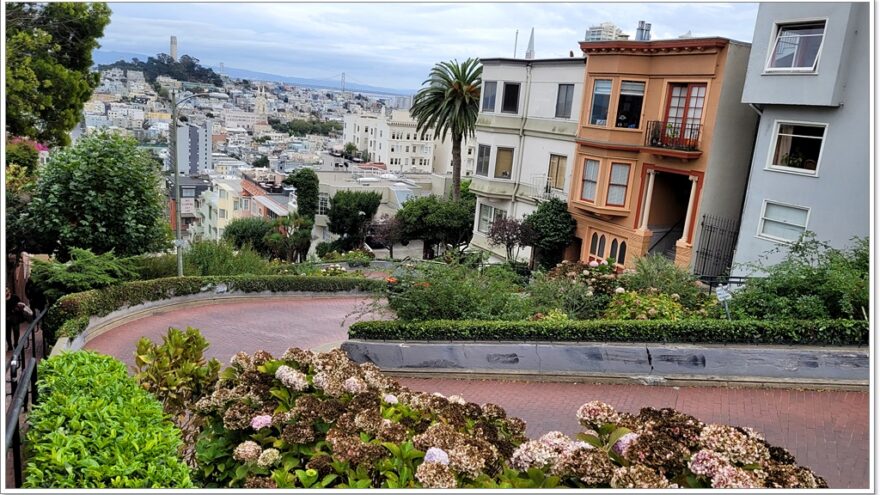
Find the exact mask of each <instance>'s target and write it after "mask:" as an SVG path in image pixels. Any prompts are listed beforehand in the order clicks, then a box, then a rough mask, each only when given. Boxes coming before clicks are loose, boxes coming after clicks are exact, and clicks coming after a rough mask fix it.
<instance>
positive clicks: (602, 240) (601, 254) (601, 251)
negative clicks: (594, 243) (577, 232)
mask: <svg viewBox="0 0 880 495" xmlns="http://www.w3.org/2000/svg"><path fill="white" fill-rule="evenodd" d="M596 256H598V257H600V258H604V257H605V236H604V235H603V236H599V249H597V250H596Z"/></svg>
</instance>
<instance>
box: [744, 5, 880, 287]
mask: <svg viewBox="0 0 880 495" xmlns="http://www.w3.org/2000/svg"><path fill="white" fill-rule="evenodd" d="M869 19H870V12H869V5H868V3H762V4H761V6H760V8H759V10H758V18H757V21H756V23H755V34H754V38H753V43H752V52H751V55H750V58H749V65H748V72H747V74H746V81H745V86H744V88H743V95H742V101H743V103H748V104H751V105H752V106H753V108H754V109H755V110H756V111H758V112H759V113H760V114H761V117H760V123H759V126H758V135H757V139H756V141H755V151H754V154H753V157H752V165H751V171H750V174H749V183H748V188H747V191H746V197H745V204H744V207H743V213H742V219H741V223H740V233H739V239H738V241H737V246H736V251H735V254H734V260H733V261H734V265H733V268H732V270H731V272H732V275H747V274H748V272H749V269H748V268H747V267H745V266H743V265H744V264H745V263H749V262H753V261H755V260H757V259H758V258H760V257H761V256H762V255H764V254H765V253H767V252H768V251H770V250H773V249H774V248H777V247H780V246H781V247H783V249H782V250H779V252H776V253H774V254H770V255H769V256H768V258H767V262H770V263H773V262H776V261H779V260H780V259H782V258H783V257H784V254H785V251H786V250H785V249H784V248H785V246H786V245H787V244H791V243H792V242H794V241H796V240H797V239H799V238H800V236H801V235H802V234H803V233H804V231H812V232H814V233H815V234H816V237H817V239H819V240H821V241H826V242H829V243H830V244H831V245H832V246H834V247H845V246H847V245H849V244H850V239H851V238H853V237H855V236H867V235H868V234H869V231H870V230H869V229H870V198H869V194H870V169H869V167H870V163H871V162H870V151H869V150H870V110H869V105H870V86H869V85H870V77H869V67H870V51H869V48H870V47H869V43H870V32H869V25H868V23H869V22H870V20H869Z"/></svg>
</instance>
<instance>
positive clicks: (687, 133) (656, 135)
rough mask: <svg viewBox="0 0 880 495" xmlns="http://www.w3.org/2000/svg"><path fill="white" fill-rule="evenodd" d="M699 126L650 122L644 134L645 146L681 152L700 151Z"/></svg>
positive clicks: (658, 121)
mask: <svg viewBox="0 0 880 495" xmlns="http://www.w3.org/2000/svg"><path fill="white" fill-rule="evenodd" d="M702 131H703V126H702V125H701V124H686V123H683V122H669V121H665V120H652V121H649V122H648V129H647V132H646V133H645V146H650V147H652V148H666V149H672V150H681V151H697V150H699V149H700V135H701V134H702Z"/></svg>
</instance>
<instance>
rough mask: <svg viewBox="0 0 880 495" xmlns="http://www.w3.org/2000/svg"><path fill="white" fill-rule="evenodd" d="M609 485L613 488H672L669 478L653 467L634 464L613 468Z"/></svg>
mask: <svg viewBox="0 0 880 495" xmlns="http://www.w3.org/2000/svg"><path fill="white" fill-rule="evenodd" d="M611 486H612V487H614V488H631V489H632V488H654V489H657V488H672V487H671V486H670V483H669V480H667V479H666V478H664V477H663V476H660V473H658V472H657V471H654V470H653V469H651V468H649V467H647V466H642V465H639V464H636V465H634V466H628V467H620V468H617V469H615V470H614V475H613V476H611Z"/></svg>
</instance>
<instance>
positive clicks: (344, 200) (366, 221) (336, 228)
mask: <svg viewBox="0 0 880 495" xmlns="http://www.w3.org/2000/svg"><path fill="white" fill-rule="evenodd" d="M381 202H382V195H381V194H379V193H377V192H366V191H339V192H337V193H336V194H335V195H333V197H332V198H330V211H328V212H327V227H328V228H329V229H330V232H332V233H334V234H336V235H338V236H340V239H339V241H340V243H341V245H343V246H344V248H345V249H346V250H348V249H355V248H359V247H361V246H362V245H363V243H364V241H365V240H366V238H367V228H369V226H370V223H372V221H373V217H374V216H375V215H376V212H377V211H378V210H379V204H380V203H381Z"/></svg>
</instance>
